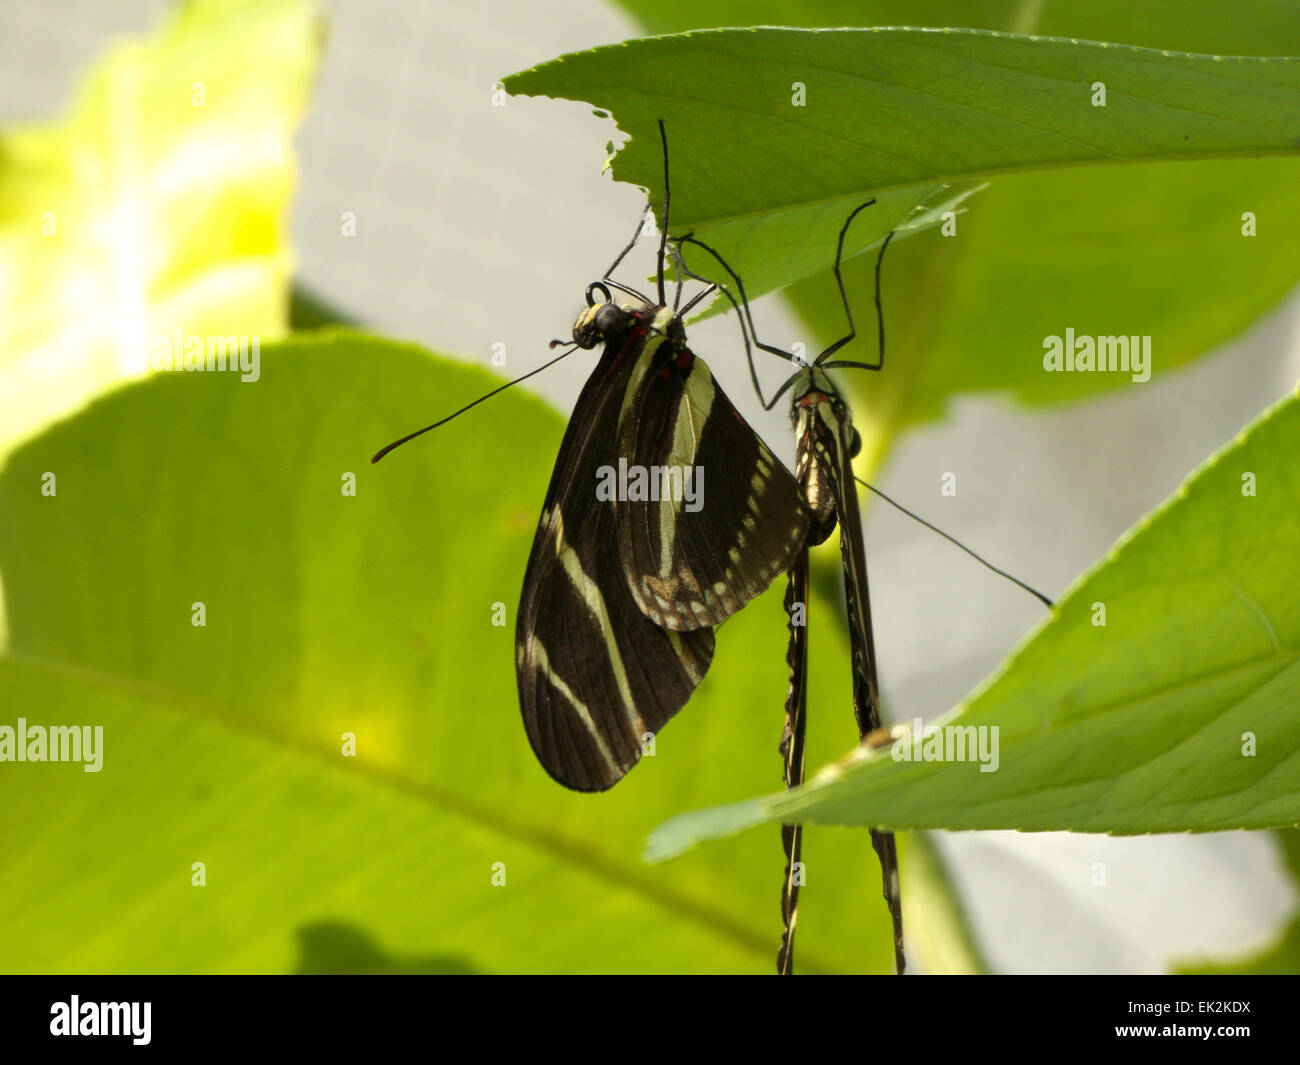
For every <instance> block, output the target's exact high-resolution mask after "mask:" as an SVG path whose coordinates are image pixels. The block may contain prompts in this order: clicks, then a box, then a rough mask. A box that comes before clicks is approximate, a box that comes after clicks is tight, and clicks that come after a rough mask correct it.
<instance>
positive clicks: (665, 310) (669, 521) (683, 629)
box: [515, 302, 808, 791]
mask: <svg viewBox="0 0 1300 1065" xmlns="http://www.w3.org/2000/svg"><path fill="white" fill-rule="evenodd" d="M574 338H575V341H576V342H577V343H579V345H580V346H584V347H590V346H594V344H595V343H598V342H599V341H601V340H603V341H604V344H605V349H604V352H603V354H602V355H601V358H600V361H599V362H598V363H597V365H596V369H595V370H594V371H593V373H592V375H591V377H590V378H589V379H588V381H587V384H586V386H585V387H584V388H583V390H582V394H581V396H580V397H579V398H578V403H577V406H576V407H575V408H574V412H573V415H572V417H571V418H570V420H569V426H568V429H567V430H566V431H565V434H564V440H563V442H562V443H561V445H560V453H559V457H558V459H557V461H556V466H555V472H554V473H553V474H552V477H551V484H550V487H549V488H548V489H547V493H546V501H545V503H544V504H543V506H542V516H541V521H540V522H539V524H538V527H537V537H536V539H535V540H534V542H533V550H532V554H531V555H530V556H529V559H528V568H527V571H526V572H525V575H524V588H523V597H522V599H521V601H520V606H519V619H518V625H517V629H516V633H515V654H516V674H517V678H518V682H519V699H520V703H521V705H522V707H523V715H524V725H525V728H526V730H527V732H528V738H529V741H530V742H531V743H532V747H533V751H534V752H535V753H536V755H537V757H538V760H539V761H540V762H541V763H542V765H543V767H544V768H545V769H546V771H547V772H548V773H550V774H551V776H552V777H554V778H555V779H556V780H557V781H559V782H560V783H561V784H564V785H565V786H566V787H570V788H574V789H576V790H579V791H601V790H604V789H605V788H608V787H611V786H612V785H613V784H615V783H617V782H618V781H619V780H620V779H622V777H623V776H624V775H625V774H626V773H627V772H628V770H629V769H631V768H632V766H633V765H635V764H636V762H637V761H638V760H639V759H640V757H641V752H642V750H643V747H644V745H645V743H646V741H647V739H648V738H649V737H650V736H651V735H653V734H655V733H657V732H658V731H659V730H660V729H661V728H662V727H663V725H664V724H665V723H666V722H667V721H668V719H669V718H671V717H672V716H673V715H674V714H675V713H677V711H678V710H680V709H681V708H682V706H683V705H684V704H685V703H686V700H687V699H689V698H690V696H691V693H692V692H693V691H694V689H695V687H696V685H697V684H699V682H700V681H701V680H702V679H703V677H704V673H705V671H706V670H707V669H708V667H709V662H710V660H711V658H712V656H713V631H712V626H714V625H717V624H719V623H720V622H722V621H723V620H725V619H726V618H727V617H729V616H730V615H731V614H733V613H734V612H735V611H737V610H739V609H740V608H741V607H742V606H743V605H744V604H745V603H746V602H748V601H749V600H750V599H752V598H753V597H754V596H756V595H757V594H758V593H759V592H761V591H763V590H764V589H765V588H766V587H767V586H768V585H769V584H770V583H771V582H772V580H773V579H774V578H775V577H776V575H777V574H779V573H781V572H783V571H785V570H786V569H788V567H789V565H790V563H791V561H792V560H793V559H794V557H795V555H796V553H797V552H798V551H799V549H800V546H801V544H802V543H803V540H804V537H805V534H806V531H807V526H808V517H807V512H806V509H805V507H804V505H803V500H802V497H801V495H800V492H799V487H798V485H797V484H796V483H795V481H794V478H793V477H792V476H791V475H790V473H789V472H788V471H787V470H786V469H785V467H783V466H782V465H781V463H780V462H779V461H777V459H776V457H775V456H774V455H773V454H772V453H771V451H770V450H769V449H768V447H767V445H766V444H764V443H763V441H762V440H761V439H760V438H759V437H758V435H757V434H756V433H755V432H754V431H753V429H751V428H750V427H749V425H748V424H747V423H746V422H745V420H744V419H743V418H742V417H741V416H740V413H739V412H738V411H737V410H736V408H735V407H734V406H733V405H732V403H731V401H730V400H729V399H728V398H727V396H726V394H725V393H724V392H723V391H722V389H721V387H720V386H719V385H718V383H717V381H716V380H715V379H714V377H713V374H712V373H711V372H710V371H709V369H708V367H707V366H706V365H705V364H704V362H703V361H702V360H701V359H699V358H698V357H696V356H695V355H694V354H693V353H692V352H691V350H690V349H689V348H688V347H687V346H686V340H685V331H684V330H683V329H682V325H681V318H680V316H679V315H678V313H677V312H675V311H673V310H672V309H671V308H669V307H667V306H665V305H664V304H662V303H661V304H659V305H657V306H653V305H650V306H647V305H642V306H640V307H636V306H632V305H628V306H621V307H620V306H616V305H615V304H613V303H612V302H604V303H593V304H592V306H590V307H588V308H587V310H586V311H584V312H583V313H582V314H581V315H580V316H579V318H578V322H577V324H576V325H575V326H574ZM620 460H621V462H622V463H625V464H626V467H627V468H629V469H636V470H656V471H657V470H660V469H679V470H683V471H685V470H687V469H690V470H693V471H695V473H696V479H695V486H696V488H697V489H698V488H700V487H701V485H703V493H704V494H703V500H702V505H701V506H700V507H699V508H698V509H694V510H688V509H686V507H685V506H684V505H683V502H682V499H681V498H678V499H677V500H673V499H672V498H667V499H665V498H662V494H661V497H660V498H659V499H657V500H655V499H650V498H647V496H648V494H649V493H647V492H645V491H642V492H641V493H637V494H634V493H633V492H632V491H631V490H630V487H631V486H630V484H629V490H628V491H627V492H626V493H625V494H624V495H622V496H621V497H620V498H615V499H601V498H599V497H598V493H597V484H598V478H599V476H600V471H601V470H602V468H604V469H606V470H612V469H613V468H614V467H615V466H619V467H620V468H622V466H621V465H620ZM701 472H703V473H705V474H708V476H707V477H705V478H701V477H699V476H698V475H699V473H701ZM685 476H686V474H685V473H683V478H685ZM663 480H665V478H660V481H661V483H662V481H663Z"/></svg>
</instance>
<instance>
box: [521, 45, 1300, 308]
mask: <svg viewBox="0 0 1300 1065" xmlns="http://www.w3.org/2000/svg"><path fill="white" fill-rule="evenodd" d="M1097 83H1104V84H1105V86H1106V105H1105V106H1104V107H1100V106H1094V105H1093V102H1092V101H1093V98H1094V95H1095V92H1096V89H1095V86H1096V84H1097ZM505 85H506V88H507V89H508V90H509V91H510V92H512V93H516V94H522V95H530V96H539V95H546V96H553V97H561V98H566V99H579V100H585V101H587V102H589V103H591V104H593V105H594V106H596V107H599V108H601V109H603V110H607V111H609V112H611V113H612V114H613V115H614V117H615V119H616V121H617V122H618V124H619V126H620V128H621V129H623V130H624V131H625V132H627V133H629V134H630V135H631V140H630V142H629V143H628V144H627V146H626V147H625V148H624V149H623V150H622V151H620V152H619V153H618V155H617V156H616V157H615V159H614V161H613V167H614V173H615V176H616V177H617V178H618V179H619V180H622V181H630V182H632V183H634V184H638V185H643V186H645V187H647V188H648V189H649V190H650V192H651V202H652V203H657V202H658V201H659V200H660V199H661V193H662V176H661V175H662V167H663V160H662V153H661V149H660V145H659V141H658V137H657V135H656V121H657V120H658V119H660V118H662V119H664V120H665V122H666V124H667V129H668V134H669V144H670V157H671V159H672V161H673V186H674V189H673V192H674V196H673V229H674V231H684V230H694V231H695V232H696V233H698V234H699V235H700V236H701V237H702V238H703V239H705V240H706V241H708V242H710V243H713V244H715V245H717V246H719V247H720V248H722V249H724V250H725V253H726V254H727V256H728V258H730V259H731V261H732V265H733V266H734V267H736V269H737V270H738V271H739V272H740V274H741V276H742V277H744V278H745V280H746V286H747V288H748V289H749V291H750V293H751V295H757V294H760V293H763V292H767V291H771V290H772V289H775V288H779V287H782V286H784V285H787V284H790V283H791V282H793V281H797V280H800V279H801V278H805V277H808V276H811V275H812V274H814V273H816V272H818V271H819V270H821V269H824V268H825V267H827V266H829V265H830V263H831V262H832V261H833V259H834V253H835V235H836V233H837V232H838V230H839V228H840V226H841V225H842V223H843V220H844V218H845V217H846V216H847V215H848V212H849V211H850V209H851V208H852V207H854V206H855V205H856V204H859V203H861V202H863V201H864V200H866V199H868V198H869V197H871V196H875V197H877V200H878V202H877V205H876V207H875V208H873V209H872V210H871V211H870V212H867V213H865V214H864V215H863V216H862V225H861V226H860V227H859V228H857V229H856V231H854V232H852V233H851V234H850V238H849V241H848V242H847V244H846V249H847V254H855V253H857V252H860V251H862V250H863V249H865V248H867V247H870V246H872V245H874V244H875V243H877V242H878V241H879V240H880V239H882V238H883V236H884V235H885V234H886V233H888V232H889V231H890V230H892V229H895V228H897V227H898V226H900V225H902V224H903V223H905V222H906V221H907V220H908V218H909V217H910V216H911V215H912V214H913V213H914V212H915V210H916V209H917V207H918V206H920V205H922V204H925V203H927V202H928V201H930V200H931V199H933V198H934V197H935V196H937V195H939V194H940V193H941V192H942V191H943V189H944V188H945V186H947V185H948V184H950V183H952V182H960V181H970V180H978V179H983V178H987V177H989V176H991V175H996V174H1005V173H1012V172H1018V171H1026V170H1034V169H1045V168H1054V167H1067V166H1079V165H1085V164H1099V163H1108V164H1113V163H1120V162H1138V161H1144V160H1153V159H1178V158H1182V159H1198V158H1199V159H1203V158H1226V157H1232V156H1245V155H1250V156H1258V155H1268V154H1275V155H1284V154H1285V155H1289V154H1295V153H1297V152H1300V127H1297V123H1296V113H1297V101H1298V100H1300V60H1298V61H1293V60H1290V59H1260V58H1223V57H1220V56H1196V55H1185V54H1177V53H1172V52H1160V51H1156V50H1152V49H1140V48H1134V47H1130V46H1127V45H1110V44H1094V43H1090V42H1076V41H1069V40H1063V39H1050V38H1029V37H1013V36H1009V35H997V34H991V33H987V32H982V31H973V30H946V29H945V30H919V29H864V30H799V29H776V28H758V29H748V30H712V31H701V32H698V33H688V34H681V35H676V36H670V37H657V38H649V39H643V40H632V41H626V42H624V43H622V44H619V45H614V46H607V47H602V48H596V49H593V50H591V51H587V52H579V53H574V54H572V55H568V56H563V57H561V58H560V59H557V60H553V61H551V62H549V63H545V64H542V65H541V66H539V67H536V68H534V69H532V70H529V71H526V72H524V73H521V74H516V75H513V76H511V77H509V78H507V79H506V80H505ZM801 86H802V87H803V91H804V93H805V95H804V96H803V97H800V96H799V91H800V88H799V87H801ZM696 268H697V269H699V266H698V265H697V267H696Z"/></svg>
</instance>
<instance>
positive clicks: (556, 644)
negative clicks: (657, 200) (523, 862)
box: [372, 121, 808, 791]
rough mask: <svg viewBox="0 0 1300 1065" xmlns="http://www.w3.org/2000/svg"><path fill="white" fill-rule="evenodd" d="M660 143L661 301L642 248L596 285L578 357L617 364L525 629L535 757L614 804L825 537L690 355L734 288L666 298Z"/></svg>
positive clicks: (521, 623) (542, 544)
mask: <svg viewBox="0 0 1300 1065" xmlns="http://www.w3.org/2000/svg"><path fill="white" fill-rule="evenodd" d="M659 133H660V138H661V140H662V143H663V152H664V208H663V227H662V229H661V233H660V242H659V257H658V292H657V295H658V299H657V300H651V299H649V298H647V297H645V296H643V295H641V293H639V292H637V291H636V290H635V289H633V288H629V287H628V286H626V285H622V284H620V283H618V282H616V281H613V280H612V279H611V278H610V274H612V273H613V271H614V269H615V268H616V267H617V266H618V264H619V263H620V262H621V261H622V259H623V258H624V257H625V256H626V255H627V253H628V252H629V251H630V250H631V248H632V247H633V245H635V243H636V240H637V236H636V235H634V236H633V238H632V241H631V242H629V244H628V245H627V246H626V247H625V248H624V249H623V251H622V252H621V253H620V254H619V256H618V257H617V258H616V259H615V260H614V262H613V264H611V266H610V268H609V269H608V270H606V271H605V274H604V276H603V278H602V279H601V280H600V281H597V282H594V283H592V284H591V285H589V286H588V287H587V296H586V299H587V306H586V308H585V309H584V310H583V311H582V312H581V313H580V314H579V315H578V318H577V320H576V322H575V323H574V326H573V347H572V348H570V349H569V351H572V350H575V349H576V348H583V349H587V350H590V349H593V348H596V347H598V346H600V345H602V344H603V350H602V353H601V356H600V359H599V360H598V361H597V363H596V366H595V368H594V369H593V370H592V372H591V375H590V376H589V377H588V379H587V382H586V384H585V385H584V387H583V389H582V392H581V394H580V395H579V397H578V401H577V404H576V405H575V407H574V409H573V413H572V415H571V416H570V419H569V423H568V426H567V428H566V429H565V433H564V437H563V440H562V442H561V444H560V451H559V454H558V456H557V458H556V462H555V469H554V471H553V472H552V475H551V481H550V486H549V487H548V489H547V492H546V499H545V502H544V503H543V505H542V513H541V518H540V521H539V523H538V527H537V535H536V537H535V539H534V541H533V548H532V552H531V554H530V555H529V558H528V566H527V569H526V571H525V575H524V585H523V592H522V596H521V599H520V604H519V614H518V619H517V625H516V631H515V671H516V678H517V681H518V686H519V701H520V706H521V709H522V711H523V719H524V727H525V731H526V732H527V735H528V740H529V743H530V744H531V745H532V748H533V751H534V753H535V754H536V756H537V758H538V761H540V762H541V764H542V766H543V768H545V770H546V771H547V772H548V773H549V774H550V775H551V776H552V777H553V778H554V779H555V780H557V781H559V782H560V783H561V784H563V785H565V786H566V787H569V788H573V789H575V790H577V791H603V790H604V789H606V788H609V787H611V786H613V785H614V784H616V783H617V782H618V781H619V780H621V779H622V778H623V776H624V775H626V773H627V772H628V770H630V769H631V768H632V766H634V765H635V764H636V763H637V761H639V759H640V758H641V754H642V751H643V750H644V748H645V746H646V744H647V742H648V741H649V739H650V738H651V737H652V736H653V735H654V734H655V733H657V732H658V731H659V730H660V729H661V728H662V727H663V726H664V724H666V723H667V721H668V720H669V719H670V718H671V717H672V716H673V715H674V714H676V713H677V711H678V710H680V709H681V708H682V706H683V705H685V703H686V701H687V699H689V698H690V696H691V693H692V692H693V691H694V690H695V688H696V686H697V685H698V684H699V683H700V681H701V680H702V679H703V677H704V674H705V671H706V670H707V669H708V668H709V663H710V661H711V660H712V657H713V647H714V637H713V627H714V626H716V625H718V624H720V623H721V622H722V621H724V620H726V618H728V617H730V616H731V615H732V614H733V613H735V612H736V611H737V610H739V609H740V608H741V607H742V606H744V605H745V603H747V602H748V601H749V600H750V599H752V598H754V596H756V595H758V594H759V593H760V592H762V591H763V590H764V589H766V588H767V587H768V585H769V584H771V582H772V581H773V580H774V579H775V578H776V576H777V575H778V574H780V573H782V572H785V571H786V570H787V569H788V568H789V566H790V564H791V562H792V560H793V559H794V557H795V555H796V554H797V552H798V551H799V550H800V547H801V545H802V543H803V540H804V537H805V535H806V532H807V527H808V513H807V508H806V507H805V505H804V502H803V498H802V495H801V494H800V491H799V486H798V485H797V484H796V483H795V480H794V478H793V477H792V476H791V474H790V473H789V471H788V470H786V469H785V467H784V466H782V465H781V463H780V462H779V461H778V460H777V459H776V457H775V456H774V455H773V454H772V452H771V451H770V450H769V449H768V447H767V445H766V444H765V443H763V441H762V440H761V439H760V438H759V436H758V435H757V434H756V433H755V432H754V431H753V430H752V429H751V428H750V427H749V425H748V424H747V423H746V422H745V420H744V419H743V418H742V417H741V415H740V413H739V411H737V410H736V408H735V407H734V406H733V405H732V403H731V401H730V400H729V399H728V398H727V396H726V393H724V392H723V390H722V388H721V387H720V386H719V385H718V382H717V381H716V380H715V378H714V377H713V374H712V373H711V372H710V370H709V368H708V367H707V366H706V365H705V364H704V362H703V361H702V360H701V359H699V358H697V357H696V356H695V354H694V353H693V352H692V351H691V350H690V348H689V347H687V344H686V332H685V329H684V328H683V326H682V318H683V317H684V316H685V315H686V314H687V313H689V311H690V310H691V308H692V307H694V306H695V305H696V304H697V303H699V301H700V300H702V299H703V298H705V297H706V296H708V295H709V294H710V293H711V292H712V291H714V289H715V288H716V287H717V286H714V285H712V284H709V287H708V288H707V289H706V290H705V291H703V292H701V293H699V294H698V295H697V296H696V297H694V298H693V299H692V300H691V301H689V302H688V303H687V304H686V306H685V307H681V308H680V309H679V304H680V299H681V292H682V280H680V279H679V282H678V286H677V292H676V299H675V300H674V302H673V305H672V306H671V307H670V306H669V305H668V303H667V300H666V298H665V286H664V258H665V254H666V253H667V250H668V243H667V234H668V208H669V189H668V141H667V135H666V134H665V132H664V126H663V122H662V121H661V122H660V123H659ZM644 218H645V216H644V215H643V216H642V222H644ZM642 228H643V227H642V225H641V224H640V223H639V224H638V227H637V233H638V234H639V233H640V232H641V230H642ZM672 253H673V254H674V255H676V249H675V248H674V249H673V252H672ZM692 276H694V275H692ZM697 279H698V280H707V279H703V278H697ZM611 290H616V291H618V292H620V293H623V294H625V295H627V296H630V297H632V300H633V302H628V303H622V304H619V303H615V302H614V300H613V298H612V296H611ZM555 343H559V342H558V341H557V342H555ZM565 354H568V352H566V353H565ZM560 357H561V358H562V357H564V356H563V355H562V356H560ZM553 361H556V360H553ZM548 365H550V363H547V364H546V365H544V366H542V367H540V368H539V369H538V370H535V371H533V373H537V372H540V370H542V369H545V368H546V366H548ZM524 376H525V377H528V376H531V374H526V375H524ZM523 379H524V377H521V378H518V379H517V380H523ZM510 383H511V384H514V383H516V382H510ZM505 387H509V386H508V385H504V386H502V388H505ZM495 391H500V389H497V390H495ZM495 391H494V392H492V393H489V394H488V396H491V395H494V394H495ZM488 396H484V397H481V398H480V399H479V400H476V401H475V403H479V402H482V400H483V399H486V398H488ZM474 405H475V404H474V403H472V404H469V406H474ZM467 409H469V407H468V406H467V407H465V408H462V410H461V411H458V412H456V414H460V413H463V411H464V410H467ZM456 414H453V415H451V417H456ZM449 420H450V418H444V419H443V420H442V421H440V422H435V423H434V424H433V425H431V426H428V427H426V428H425V429H421V430H419V431H417V432H415V433H411V434H409V435H408V436H406V437H403V438H402V439H401V440H398V441H396V442H394V443H393V444H390V445H389V446H388V447H386V448H384V449H383V450H382V451H380V452H379V453H378V454H377V455H376V456H375V457H374V459H372V461H377V460H378V459H380V458H382V457H383V456H384V455H385V454H387V453H388V452H389V451H391V450H392V449H393V448H394V447H396V446H398V445H399V444H402V443H405V442H406V441H407V440H410V439H413V438H414V437H416V436H419V435H420V434H421V433H424V432H428V431H429V429H433V428H436V427H437V426H439V425H442V424H444V423H445V422H446V421H449ZM674 474H675V475H676V476H674ZM705 474H707V475H708V476H707V480H706V478H705ZM688 490H689V491H688ZM688 496H689V498H688Z"/></svg>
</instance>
